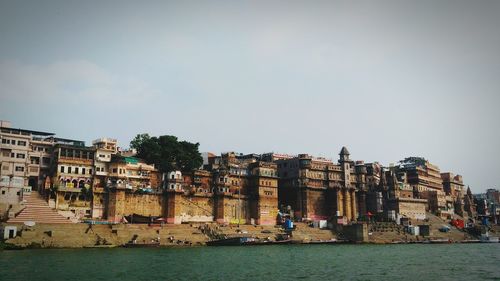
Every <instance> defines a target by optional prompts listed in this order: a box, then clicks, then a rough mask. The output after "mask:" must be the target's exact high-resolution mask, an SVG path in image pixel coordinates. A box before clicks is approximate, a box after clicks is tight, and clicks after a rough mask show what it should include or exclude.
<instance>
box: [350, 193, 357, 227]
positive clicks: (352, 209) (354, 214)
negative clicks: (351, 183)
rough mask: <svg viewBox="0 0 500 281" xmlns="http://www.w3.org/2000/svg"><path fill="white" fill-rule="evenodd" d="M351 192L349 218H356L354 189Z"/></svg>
mask: <svg viewBox="0 0 500 281" xmlns="http://www.w3.org/2000/svg"><path fill="white" fill-rule="evenodd" d="M350 192H351V220H353V221H355V220H356V192H355V191H354V190H352V191H350Z"/></svg>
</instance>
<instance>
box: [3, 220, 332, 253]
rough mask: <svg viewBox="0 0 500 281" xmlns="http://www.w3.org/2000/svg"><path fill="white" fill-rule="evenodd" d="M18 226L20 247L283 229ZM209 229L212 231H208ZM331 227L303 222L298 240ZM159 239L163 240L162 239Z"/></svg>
mask: <svg viewBox="0 0 500 281" xmlns="http://www.w3.org/2000/svg"><path fill="white" fill-rule="evenodd" d="M9 225H14V226H16V227H17V230H18V232H17V237H15V238H11V239H8V240H6V241H5V243H6V244H7V245H10V247H16V248H19V247H20V248H94V247H95V248H104V247H120V246H125V245H127V244H129V245H130V243H133V242H134V240H135V244H136V245H144V246H147V245H148V244H158V246H161V247H186V246H187V247H190V246H203V245H205V244H206V242H207V241H209V240H210V239H211V238H213V237H214V236H215V235H220V236H238V235H241V236H243V235H244V236H252V237H256V238H259V239H266V238H271V239H273V238H274V237H275V236H276V235H278V234H280V233H283V231H282V229H281V228H280V227H275V226H253V225H240V226H220V225H217V224H215V223H214V224H208V225H205V224H179V225H170V224H166V225H163V226H162V225H152V226H148V225H145V224H116V225H88V224H83V223H79V224H43V223H40V224H36V225H35V226H32V227H26V226H24V225H23V224H9ZM208 230H209V231H208ZM335 238H336V235H335V234H334V233H333V232H332V231H331V230H324V229H318V228H311V227H309V226H307V225H306V224H301V223H299V224H298V226H297V229H296V231H294V235H293V239H294V240H296V241H306V242H307V241H327V240H332V239H335ZM158 242H159V243H158Z"/></svg>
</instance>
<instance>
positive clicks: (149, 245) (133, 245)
mask: <svg viewBox="0 0 500 281" xmlns="http://www.w3.org/2000/svg"><path fill="white" fill-rule="evenodd" d="M123 247H125V248H157V247H160V242H150V243H133V242H132V243H127V244H125V245H123Z"/></svg>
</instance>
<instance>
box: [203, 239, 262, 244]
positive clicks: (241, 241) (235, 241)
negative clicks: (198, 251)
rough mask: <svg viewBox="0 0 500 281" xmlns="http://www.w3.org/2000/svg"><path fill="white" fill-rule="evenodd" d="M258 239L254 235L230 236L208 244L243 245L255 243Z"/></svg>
mask: <svg viewBox="0 0 500 281" xmlns="http://www.w3.org/2000/svg"><path fill="white" fill-rule="evenodd" d="M256 242H257V240H256V239H255V238H253V237H230V238H224V239H217V240H212V241H208V242H207V246H243V245H251V244H255V243H256Z"/></svg>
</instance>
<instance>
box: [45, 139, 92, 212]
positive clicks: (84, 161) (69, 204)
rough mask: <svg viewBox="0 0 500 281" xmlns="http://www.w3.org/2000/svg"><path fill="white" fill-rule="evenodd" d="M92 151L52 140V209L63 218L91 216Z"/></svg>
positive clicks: (74, 142) (80, 144) (72, 142)
mask: <svg viewBox="0 0 500 281" xmlns="http://www.w3.org/2000/svg"><path fill="white" fill-rule="evenodd" d="M94 155H95V148H94V147H87V146H85V143H84V142H83V141H77V140H70V139H61V138H58V139H56V143H55V145H54V150H53V165H52V169H51V176H52V177H51V190H52V191H53V192H52V193H55V198H52V199H53V200H54V201H55V208H56V210H58V211H63V212H64V214H65V216H67V217H70V216H75V217H77V218H83V217H90V216H91V215H92V195H93V194H92V186H93V183H92V182H93V178H94Z"/></svg>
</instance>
